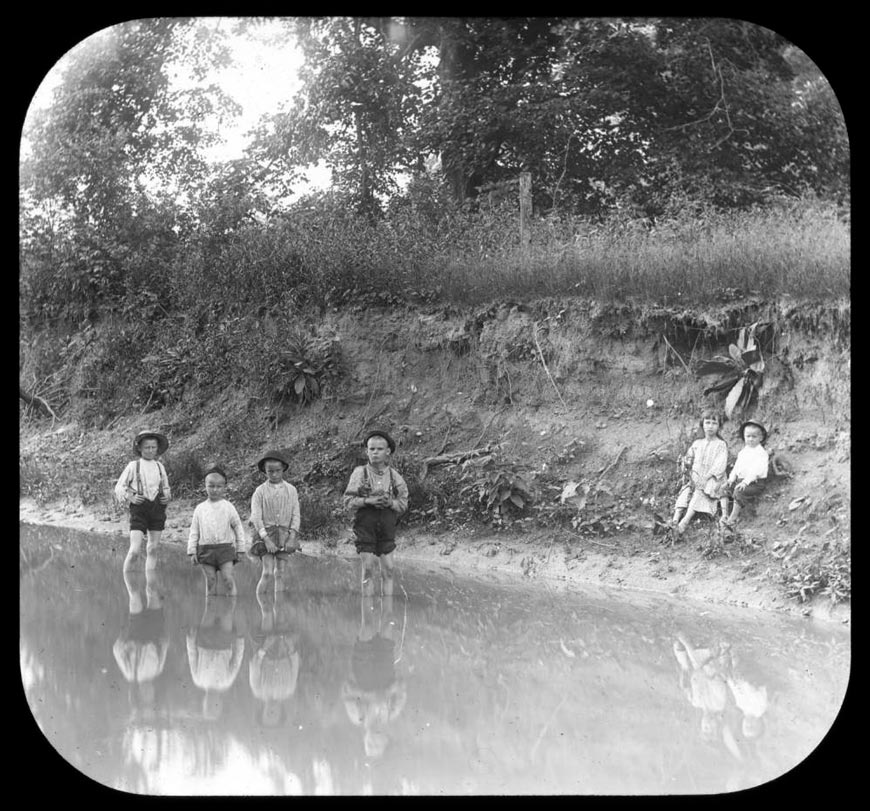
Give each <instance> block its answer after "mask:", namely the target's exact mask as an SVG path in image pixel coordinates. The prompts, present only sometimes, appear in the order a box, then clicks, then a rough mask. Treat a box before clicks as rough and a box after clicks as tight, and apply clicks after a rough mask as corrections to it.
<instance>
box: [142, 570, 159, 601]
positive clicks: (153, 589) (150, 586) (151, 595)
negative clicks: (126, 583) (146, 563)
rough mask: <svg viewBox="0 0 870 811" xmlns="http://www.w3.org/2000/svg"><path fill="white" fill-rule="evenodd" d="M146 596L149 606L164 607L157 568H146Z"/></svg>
mask: <svg viewBox="0 0 870 811" xmlns="http://www.w3.org/2000/svg"><path fill="white" fill-rule="evenodd" d="M145 597H146V599H147V601H148V608H162V607H163V593H162V591H161V589H160V579H159V578H158V576H157V570H156V569H152V570H150V571H148V570H147V569H146V570H145Z"/></svg>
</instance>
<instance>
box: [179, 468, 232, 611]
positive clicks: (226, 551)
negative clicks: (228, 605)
mask: <svg viewBox="0 0 870 811" xmlns="http://www.w3.org/2000/svg"><path fill="white" fill-rule="evenodd" d="M226 489H227V475H226V473H224V471H223V470H222V469H221V468H219V467H213V468H212V469H211V470H209V471H208V473H206V474H205V492H206V494H207V495H208V500H206V501H203V502H201V503H199V504H197V505H196V509H195V510H194V511H193V517H192V518H191V520H190V534H189V535H188V538H187V554H188V555H190V558H191V563H193V564H194V565H196V564H198V565H200V566H202V571H203V574H204V575H205V591H206V595H208V596H209V597H210V596H212V595H214V594H216V593H217V592H216V586H217V573H218V572H220V573H221V577H222V578H223V581H224V586H225V588H226V593H227V594H228V595H230V596H231V597H235V596H236V594H237V593H238V590H237V588H236V580H235V577H233V567H234V566H235V565H236V563H238V560H239V550H240V549H243V548H244V545H245V542H246V540H247V539H246V538H245V529H244V527H243V526H242V519H241V518H239V513H238V511H237V510H236V508H235V507H234V506H233V505H232V504H230V502H229V501H227V500H226V499H225V498H224V492H225V491H226Z"/></svg>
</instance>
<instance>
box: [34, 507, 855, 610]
mask: <svg viewBox="0 0 870 811" xmlns="http://www.w3.org/2000/svg"><path fill="white" fill-rule="evenodd" d="M194 506H195V502H193V501H182V500H179V501H174V502H173V509H172V514H171V517H170V518H169V519H168V520H167V524H166V529H165V530H164V533H163V540H164V541H165V542H167V543H171V544H178V545H179V546H182V545H184V544H185V543H186V542H187V532H188V528H189V526H190V516H191V515H192V513H193V508H194ZM19 520H20V521H22V522H24V523H28V524H44V525H48V526H56V527H66V528H69V529H75V530H80V531H85V532H95V533H100V534H108V535H122V536H126V535H127V533H128V531H129V524H128V521H127V516H126V512H124V511H122V510H120V509H118V508H115V507H113V506H111V505H109V506H107V505H102V506H101V505H96V508H90V507H85V506H82V505H74V504H57V505H49V506H46V505H40V504H37V503H36V502H35V501H33V500H32V499H21V500H20V502H19ZM349 541H350V532H349V530H347V531H345V533H344V534H343V535H342V537H341V538H340V539H339V543H338V545H337V546H335V545H333V546H330V547H329V548H327V547H325V546H324V544H323V543H322V542H321V541H319V540H305V539H304V538H303V539H302V551H303V552H305V553H306V554H312V555H321V554H331V555H336V554H337V555H340V556H351V557H355V552H354V547H353V545H352V543H350V542H349ZM399 553H400V555H401V557H402V558H405V559H407V560H414V561H417V562H421V563H425V564H426V565H429V566H437V567H443V568H449V569H451V570H453V571H455V572H458V573H462V574H468V575H476V576H481V575H485V576H488V577H490V576H494V575H495V576H504V577H509V578H523V579H525V580H527V581H539V582H541V584H542V586H545V587H549V588H559V587H560V586H561V587H564V586H570V585H572V584H576V585H593V586H605V587H608V588H613V589H629V590H636V591H643V592H653V593H660V594H662V595H668V596H670V597H677V598H680V599H687V600H691V601H697V602H702V603H713V604H719V605H731V606H744V607H749V608H755V609H763V610H769V611H774V612H778V613H787V614H791V615H794V616H801V617H806V618H810V617H812V618H813V619H817V620H821V621H825V622H836V623H844V624H848V623H850V621H851V606H850V605H849V604H842V603H841V604H839V605H836V606H832V605H831V604H830V601H829V600H828V599H827V598H826V597H819V598H817V599H815V600H814V601H812V602H809V603H804V604H801V603H798V602H797V601H795V600H793V599H789V598H787V597H786V596H785V595H784V594H783V593H782V591H781V589H780V588H779V587H778V586H777V584H775V583H771V582H769V580H766V579H765V578H764V577H761V576H759V574H758V573H757V572H752V573H750V572H748V570H747V568H746V567H743V568H742V569H741V567H740V566H739V565H724V564H722V563H717V562H716V561H712V562H711V561H708V560H705V559H703V558H699V556H697V555H692V554H691V553H690V552H689V550H688V549H686V548H682V549H677V550H662V551H658V550H653V551H649V550H646V551H644V552H642V553H641V552H638V553H637V554H630V555H626V554H625V553H624V552H621V553H620V554H614V553H608V552H607V551H606V546H605V545H598V546H597V547H596V546H595V544H593V543H591V542H590V543H588V544H586V545H585V546H584V547H583V548H582V549H581V550H580V552H579V553H577V554H573V555H572V556H570V557H568V556H567V555H565V554H564V552H563V551H560V550H556V549H554V544H552V543H550V542H548V541H547V540H546V539H545V538H529V539H527V540H526V539H517V538H512V539H503V538H501V537H497V536H493V537H491V538H488V539H484V540H473V541H469V540H467V539H463V538H460V537H458V536H457V535H455V534H452V533H447V534H440V535H431V534H425V533H421V532H419V531H408V530H405V531H404V532H403V533H402V535H401V537H400V546H399Z"/></svg>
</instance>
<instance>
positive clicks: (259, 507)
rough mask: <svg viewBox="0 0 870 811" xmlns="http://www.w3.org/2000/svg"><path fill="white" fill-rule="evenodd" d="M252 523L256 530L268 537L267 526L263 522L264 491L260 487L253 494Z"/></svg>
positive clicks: (261, 535) (258, 533) (263, 537)
mask: <svg viewBox="0 0 870 811" xmlns="http://www.w3.org/2000/svg"><path fill="white" fill-rule="evenodd" d="M250 521H251V524H252V525H253V527H254V532H256V533H257V535H258V536H259V537H260V538H262V539H263V540H265V539H266V527H265V525H264V524H263V492H262V491H261V490H260V488H259V487H258V488H257V489H256V490H254V495H252V496H251V518H250Z"/></svg>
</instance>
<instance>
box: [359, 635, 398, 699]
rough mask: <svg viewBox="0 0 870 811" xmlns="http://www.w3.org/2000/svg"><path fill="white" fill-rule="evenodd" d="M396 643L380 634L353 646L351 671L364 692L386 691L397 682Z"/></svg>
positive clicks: (360, 640)
mask: <svg viewBox="0 0 870 811" xmlns="http://www.w3.org/2000/svg"><path fill="white" fill-rule="evenodd" d="M394 651H395V643H394V642H393V640H392V639H386V638H385V637H382V636H381V635H380V634H375V635H374V636H373V637H372V638H371V639H369V640H362V639H358V640H357V641H356V642H355V643H354V646H353V658H352V659H351V670H352V672H353V676H354V680H355V681H356V683H357V685H358V686H359V687H360V689H362V690H386V689H387V688H388V687H389V686H390V685H391V684H392V683H393V682H394V681H395V680H396V669H395V661H394V658H393V657H394V656H395V653H394Z"/></svg>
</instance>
